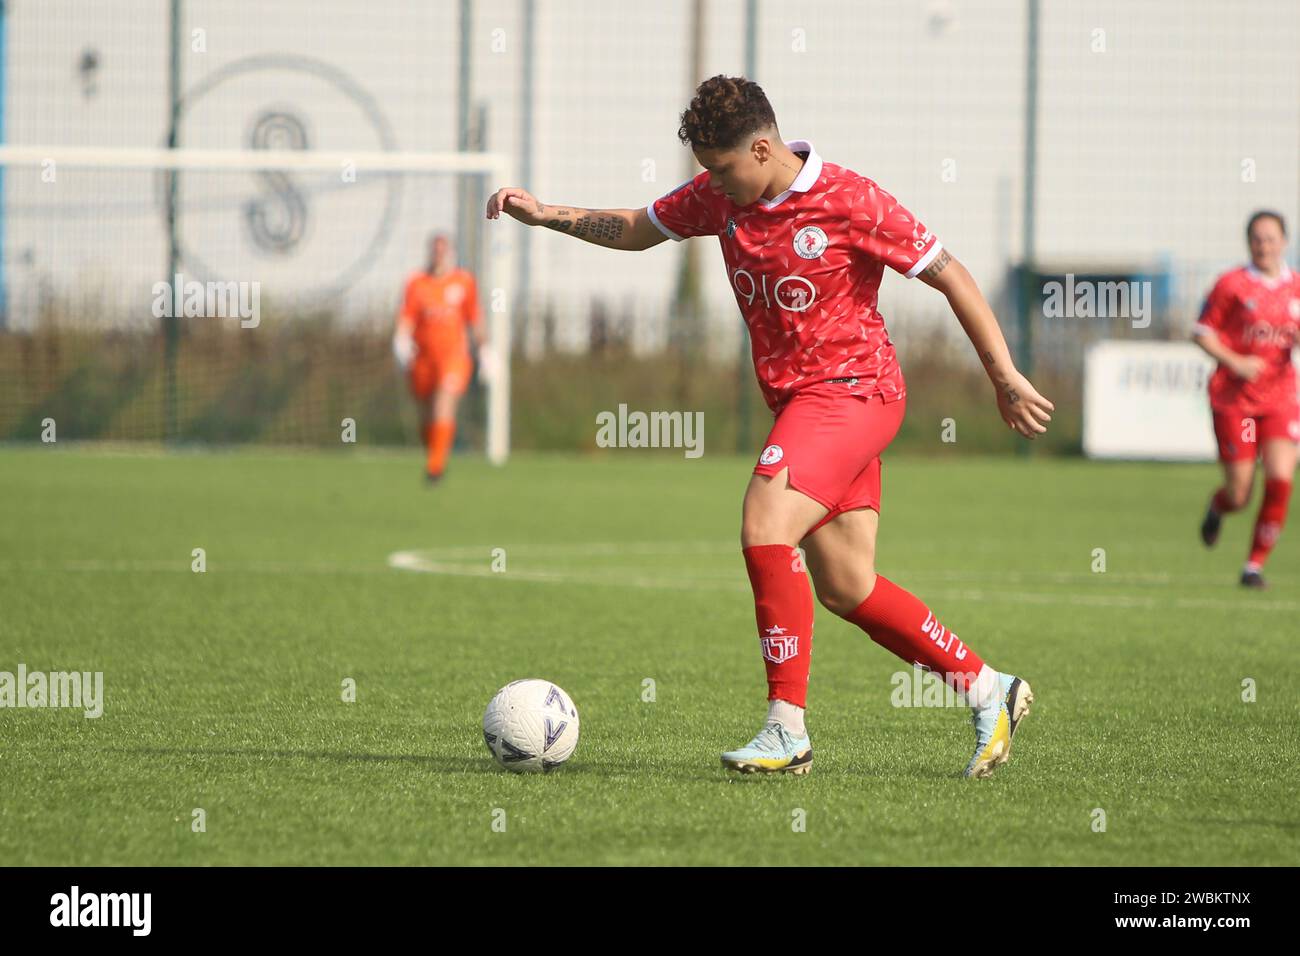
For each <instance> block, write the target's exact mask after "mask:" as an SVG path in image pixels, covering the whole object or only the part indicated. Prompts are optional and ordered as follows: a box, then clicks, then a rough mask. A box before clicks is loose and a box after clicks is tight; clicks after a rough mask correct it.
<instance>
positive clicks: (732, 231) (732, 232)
mask: <svg viewBox="0 0 1300 956" xmlns="http://www.w3.org/2000/svg"><path fill="white" fill-rule="evenodd" d="M735 237H736V220H734V219H732V218H731V217H727V238H728V239H734V238H735Z"/></svg>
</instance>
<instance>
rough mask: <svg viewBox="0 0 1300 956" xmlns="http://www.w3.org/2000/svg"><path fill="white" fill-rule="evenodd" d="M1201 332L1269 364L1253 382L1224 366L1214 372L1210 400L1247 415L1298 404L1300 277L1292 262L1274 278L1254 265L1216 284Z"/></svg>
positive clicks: (1216, 405)
mask: <svg viewBox="0 0 1300 956" xmlns="http://www.w3.org/2000/svg"><path fill="white" fill-rule="evenodd" d="M1196 334H1197V335H1207V334H1212V335H1217V336H1218V337H1219V339H1220V341H1222V342H1223V344H1224V345H1226V346H1227V347H1228V348H1230V349H1232V350H1233V351H1234V352H1237V353H1238V354H1240V355H1258V356H1259V357H1260V358H1262V359H1264V360H1265V361H1266V362H1267V363H1268V364H1267V366H1266V367H1265V369H1264V371H1263V372H1261V373H1260V375H1259V376H1258V377H1257V378H1256V379H1255V380H1254V381H1253V382H1247V381H1246V380H1245V379H1241V378H1238V377H1237V376H1235V375H1233V374H1232V372H1230V371H1229V370H1228V369H1227V367H1226V366H1223V365H1220V366H1219V367H1218V368H1217V369H1215V372H1214V374H1213V375H1212V376H1210V405H1211V407H1213V408H1216V409H1231V410H1233V411H1240V412H1243V413H1246V414H1252V413H1256V412H1258V413H1260V414H1263V413H1264V412H1266V411H1271V410H1275V409H1278V408H1283V407H1286V406H1288V405H1294V404H1295V402H1296V375H1295V366H1294V365H1293V364H1292V362H1291V348H1292V346H1294V345H1295V344H1296V341H1297V338H1298V337H1300V276H1297V275H1296V274H1295V273H1294V272H1292V271H1291V270H1290V269H1288V268H1286V266H1283V267H1282V274H1281V275H1279V276H1278V277H1277V278H1275V279H1268V278H1266V277H1265V276H1264V274H1263V273H1262V272H1260V271H1259V270H1258V269H1256V268H1255V267H1254V266H1243V267H1241V268H1240V269H1233V270H1232V271H1231V272H1227V273H1224V275H1222V276H1220V277H1219V281H1218V282H1216V283H1215V284H1214V288H1213V289H1212V290H1211V291H1210V295H1209V297H1208V298H1207V299H1206V300H1205V307H1204V308H1203V309H1202V310H1201V318H1200V321H1199V322H1197V324H1196Z"/></svg>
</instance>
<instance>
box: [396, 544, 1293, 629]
mask: <svg viewBox="0 0 1300 956" xmlns="http://www.w3.org/2000/svg"><path fill="white" fill-rule="evenodd" d="M499 547H501V546H499ZM568 547H569V548H570V549H572V548H575V547H577V546H576V545H570V546H568ZM601 547H602V548H603V547H605V545H601ZM473 550H474V552H475V553H477V554H478V555H481V556H482V557H483V558H484V559H485V560H484V562H483V563H479V564H473V565H465V564H457V563H451V562H446V561H437V560H434V559H432V558H431V557H430V555H432V554H434V553H435V552H436V551H438V549H431V550H428V551H396V552H394V553H393V554H391V555H389V557H388V564H389V566H390V567H393V568H397V569H399V570H404V571H416V572H422V573H425V574H442V575H449V576H456V577H481V578H489V577H496V578H507V579H512V580H516V581H527V582H530V583H547V584H579V585H592V584H601V585H613V586H624V587H637V588H657V589H664V590H682V591H685V590H692V591H695V590H714V591H736V592H745V593H748V592H749V590H750V588H749V585H748V583H746V582H745V581H744V579H743V578H741V577H740V576H739V574H737V575H736V576H735V577H736V580H735V581H734V582H733V581H730V580H728V581H717V582H709V581H706V580H701V579H700V577H699V576H690V575H689V572H687V573H685V574H683V575H682V576H662V575H660V576H656V575H645V574H637V573H636V572H635V571H632V570H630V569H629V571H628V572H627V573H626V575H625V574H624V573H623V572H622V571H621V570H620V569H610V570H609V571H607V572H606V573H603V574H602V573H600V572H598V571H596V570H595V569H591V570H586V571H583V570H577V569H575V570H513V571H504V572H495V571H493V570H492V569H491V567H489V566H488V565H487V563H486V558H487V557H489V556H490V551H491V549H490V548H475V549H473ZM505 551H506V553H507V555H508V554H509V553H510V551H511V549H510V548H509V547H505ZM570 553H573V552H572V550H570ZM932 573H933V574H936V575H945V574H947V575H953V576H956V577H960V576H962V575H969V576H970V577H972V578H979V577H980V576H981V573H980V572H963V571H938V572H932ZM1066 574H1067V577H1068V576H1069V573H1068V572H1067V573H1066ZM893 576H894V577H895V578H907V579H911V578H923V577H925V576H926V573H925V572H916V573H914V574H908V573H906V572H904V573H902V574H895V575H893ZM982 576H983V577H986V578H988V579H991V580H995V581H1006V582H1007V583H1027V581H1026V580H1021V581H1013V580H1011V578H1013V577H1015V578H1022V579H1027V580H1032V578H1033V577H1034V576H1035V574H1034V573H1033V572H1020V573H1018V572H1011V573H1009V574H1008V573H1002V574H999V573H996V572H988V573H983V574H982ZM1037 576H1039V577H1043V578H1046V579H1047V580H1049V581H1053V580H1056V579H1057V578H1059V577H1060V575H1058V574H1056V573H1055V572H1042V573H1041V574H1039V575H1037ZM1077 577H1078V579H1080V580H1096V579H1098V578H1101V577H1102V575H1097V574H1090V573H1080V574H1078V575H1077ZM1105 577H1106V578H1109V579H1110V580H1112V581H1114V580H1116V579H1121V580H1123V578H1121V576H1120V575H1117V574H1114V573H1108V574H1106V575H1105ZM1148 578H1150V579H1152V580H1151V581H1150V582H1148V583H1176V582H1178V581H1179V580H1181V581H1183V582H1187V583H1190V580H1191V579H1189V578H1181V579H1180V578H1178V577H1176V576H1172V575H1169V576H1165V575H1141V574H1137V575H1133V576H1132V579H1133V580H1134V581H1136V582H1138V583H1141V582H1142V581H1144V580H1145V579H1148ZM1166 578H1167V580H1166ZM1208 580H1213V581H1216V582H1222V581H1223V580H1224V579H1223V577H1222V576H1218V577H1214V578H1210V579H1208ZM1057 583H1061V582H1059V581H1057ZM926 594H927V597H937V598H943V599H947V600H957V601H1007V602H1012V603H1026V604H1051V605H1074V606H1081V607H1102V608H1151V609H1160V608H1180V609H1189V610H1224V611H1264V612H1269V613H1286V614H1293V613H1295V612H1297V611H1300V602H1297V601H1285V600H1281V601H1279V600H1273V601H1261V600H1257V599H1256V597H1255V596H1247V595H1242V597H1241V598H1239V599H1237V600H1230V599H1225V598H1179V597H1169V596H1167V597H1160V596H1149V595H1140V594H1079V593H1051V594H1043V593H1034V592H1026V591H1023V590H1022V591H1015V592H1009V591H990V590H982V589H955V590H954V589H939V590H934V589H927V591H926Z"/></svg>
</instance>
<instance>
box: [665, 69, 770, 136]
mask: <svg viewBox="0 0 1300 956" xmlns="http://www.w3.org/2000/svg"><path fill="white" fill-rule="evenodd" d="M769 126H771V127H775V126H776V114H775V113H774V112H772V104H771V103H769V102H768V101H767V96H766V95H765V94H764V93H763V88H762V87H761V86H759V85H758V84H757V83H755V82H753V81H752V80H747V79H745V78H744V77H743V76H723V75H722V74H721V73H719V74H718V75H717V76H713V77H710V78H709V79H707V80H705V81H704V82H703V83H701V84H700V85H699V87H698V88H696V90H695V98H694V99H693V100H691V105H690V106H689V107H687V109H686V112H684V113H682V125H681V128H680V129H679V130H678V131H677V138H678V139H680V140H681V141H682V142H683V143H686V144H688V145H689V146H690V147H691V149H734V148H735V147H736V146H739V145H740V143H741V141H742V140H743V139H744V138H745V137H746V136H752V135H753V134H754V133H757V132H758V131H759V130H764V129H767V128H768V127H769Z"/></svg>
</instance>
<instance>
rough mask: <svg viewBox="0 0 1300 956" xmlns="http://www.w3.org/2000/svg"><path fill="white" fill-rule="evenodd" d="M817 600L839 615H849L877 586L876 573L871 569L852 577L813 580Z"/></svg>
mask: <svg viewBox="0 0 1300 956" xmlns="http://www.w3.org/2000/svg"><path fill="white" fill-rule="evenodd" d="M813 583H814V585H815V587H816V591H817V600H818V602H819V603H820V604H821V606H822V607H824V608H826V610H828V611H830V612H831V613H832V614H834V615H836V616H837V617H847V616H848V615H849V614H852V613H853V612H854V611H856V610H857V609H858V606H859V605H860V604H862V602H863V601H865V600H866V599H867V597H868V596H869V595H870V594H871V591H872V589H873V588H874V587H875V586H876V574H875V572H874V571H869V572H867V573H866V574H864V575H859V576H855V577H853V578H852V579H837V580H834V581H817V580H815V579H814V581H813Z"/></svg>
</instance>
